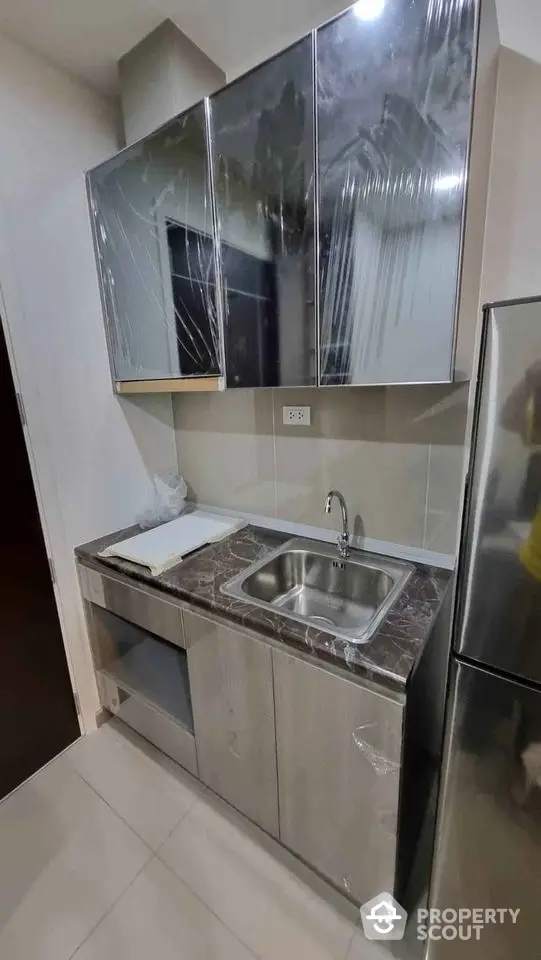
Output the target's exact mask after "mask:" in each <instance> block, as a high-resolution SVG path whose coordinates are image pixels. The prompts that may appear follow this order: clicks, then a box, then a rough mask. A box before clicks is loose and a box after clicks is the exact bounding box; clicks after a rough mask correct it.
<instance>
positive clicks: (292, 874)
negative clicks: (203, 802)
mask: <svg viewBox="0 0 541 960" xmlns="http://www.w3.org/2000/svg"><path fill="white" fill-rule="evenodd" d="M207 793H208V794H210V796H211V797H218V799H219V800H220V801H221V802H222V803H227V801H224V800H223V798H222V797H219V795H218V794H216V793H214V791H213V790H211V789H210V787H205V789H204V791H203V793H202V794H201V796H200V797H198V798H197V799H198V800H200V799H201V797H202V796H203V794H207ZM196 803H197V801H196ZM196 803H194V804H193V805H192V807H191V808H190V810H193V809H194V807H195V805H196ZM227 805H228V806H230V804H227ZM232 809H233V810H235V808H234V807H232ZM235 812H236V813H238V814H239V815H240V816H241V817H243V816H244V815H243V814H240V812H239V811H237V810H235ZM183 819H184V818H183ZM248 822H249V823H250V822H251V821H248ZM177 826H180V824H178V825H177ZM174 829H175V830H176V829H177V828H176V827H175V828H174ZM258 829H260V828H258ZM171 833H174V830H172V831H171ZM170 836H171V834H170V835H169V837H168V838H167V839H166V840H164V842H163V844H162V845H161V846H160V847H159V848H158V850H157V852H156V856H157V858H158V860H159V861H160V863H162V864H163V865H164V866H165V867H167V869H168V870H169V872H170V873H172V874H173V876H174V877H176V879H177V880H179V881H180V882H181V883H182V884H184V886H185V887H187V888H188V890H189V891H190V893H192V894H193V895H194V897H196V898H197V900H199V901H200V902H201V903H202V904H203V906H205V907H206V908H207V910H209V911H210V913H211V914H212V915H213V916H214V917H216V919H217V920H219V921H220V923H221V924H223V926H224V927H225V928H226V929H227V930H229V932H230V933H231V934H233V936H234V937H235V938H236V939H237V940H238V941H239V943H241V944H242V946H243V947H245V948H246V949H247V950H248V951H249V952H250V953H251V955H252V956H253V957H255V960H263V958H262V957H261V955H260V954H256V953H254V951H253V950H252V948H251V947H249V946H248V945H247V944H246V943H245V942H244V940H242V939H241V937H240V936H239V934H238V933H237V932H236V931H235V930H233V929H232V927H230V926H229V924H227V923H226V922H225V920H222V918H221V917H220V916H219V915H218V914H217V913H216V912H215V911H214V910H213V908H212V907H211V906H210V905H209V904H208V903H207V902H206V900H203V898H202V897H201V896H200V895H199V894H198V893H197V892H196V891H195V890H194V889H193V887H191V886H190V884H189V882H188V881H187V880H185V879H183V878H182V877H180V876H179V875H178V873H177V872H176V870H175V869H174V868H173V867H172V866H171V865H170V864H169V863H168V862H167V861H166V860H163V859H162V857H161V855H160V851H161V850H162V849H163V847H164V846H165V844H166V843H167V840H168V839H169V838H170ZM271 856H272V854H271ZM285 870H286V871H287V873H288V875H289V876H290V877H291V878H292V879H293V880H295V881H298V880H299V878H298V876H297V875H296V873H295V872H294V871H293V870H291V869H290V868H289V867H287V866H286V867H285ZM301 882H302V881H301ZM315 896H316V897H317V896H318V895H317V894H315ZM323 899H324V898H323ZM336 912H339V911H336ZM342 919H343V920H344V921H345V922H347V923H349V924H350V925H351V926H352V927H353V931H352V934H351V937H350V939H349V940H348V942H347V947H346V951H345V953H344V954H343V955H342V958H341V960H347V956H348V952H349V949H350V947H351V944H352V943H353V939H354V937H355V935H356V933H357V931H358V930H359V926H358V925H357V923H353V922H352V921H351V920H349V919H348V918H347V917H342ZM70 960H71V958H70Z"/></svg>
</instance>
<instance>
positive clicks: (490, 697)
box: [426, 298, 541, 960]
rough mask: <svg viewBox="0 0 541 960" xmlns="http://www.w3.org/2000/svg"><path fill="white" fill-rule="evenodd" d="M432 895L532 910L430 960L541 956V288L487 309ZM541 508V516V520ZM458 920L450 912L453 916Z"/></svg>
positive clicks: (436, 945)
mask: <svg viewBox="0 0 541 960" xmlns="http://www.w3.org/2000/svg"><path fill="white" fill-rule="evenodd" d="M466 491H467V492H466V505H465V513H464V518H463V524H462V535H461V546H460V553H459V564H458V573H457V594H456V607H455V617H454V626H453V648H452V655H451V666H450V677H449V694H448V698H449V699H448V706H447V715H446V716H447V719H446V735H445V747H444V761H443V771H442V785H441V792H440V800H439V808H438V821H437V830H436V845H435V851H434V861H433V870H432V879H431V885H430V900H429V905H430V906H431V907H432V908H433V909H439V910H444V909H446V908H448V909H455V910H458V909H460V908H464V909H468V908H470V909H473V908H481V909H483V908H492V909H494V908H496V909H498V908H513V909H516V908H519V909H520V913H519V915H518V917H517V920H516V923H515V924H513V923H512V922H511V920H510V919H509V915H507V917H506V919H505V921H504V922H503V923H501V922H499V919H500V918H499V915H496V916H497V921H496V922H494V923H493V922H490V923H488V924H487V925H486V926H485V927H484V929H483V930H482V931H480V933H479V939H478V940H477V939H475V938H472V939H470V940H466V941H462V940H458V939H457V940H437V941H429V942H428V945H427V953H426V956H427V957H428V958H429V960H449V958H460V960H470V958H471V960H481V958H482V960H485V958H490V960H534V958H539V957H541V516H540V515H539V512H540V511H541V298H539V299H535V300H523V301H513V302H508V303H501V304H493V305H490V306H488V307H486V308H485V311H484V317H483V338H482V348H481V356H480V368H479V378H478V385H477V396H476V407H475V424H474V432H473V442H472V447H471V459H470V466H469V472H468V481H467V485H466ZM536 516H537V517H538V519H537V521H536ZM448 916H449V915H448Z"/></svg>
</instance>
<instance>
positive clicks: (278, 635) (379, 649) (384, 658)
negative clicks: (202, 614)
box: [76, 526, 451, 692]
mask: <svg viewBox="0 0 541 960" xmlns="http://www.w3.org/2000/svg"><path fill="white" fill-rule="evenodd" d="M136 532H138V528H130V529H129V530H126V531H120V532H117V533H115V534H112V535H110V536H108V537H103V538H101V539H100V540H95V541H93V542H92V543H89V544H85V545H84V546H81V547H78V548H77V549H76V554H77V556H78V557H79V559H81V560H83V561H84V560H92V561H93V563H94V564H95V563H96V562H97V563H99V565H100V566H101V565H103V566H104V567H105V568H107V567H109V568H111V567H112V568H114V569H115V570H118V571H120V572H122V573H123V574H126V575H128V576H130V577H133V578H134V579H136V580H139V581H142V582H143V583H146V584H148V585H149V586H152V587H154V588H155V589H161V590H163V591H164V592H165V593H168V594H173V595H174V596H176V597H178V598H179V599H181V600H186V601H187V602H189V603H190V604H193V605H194V606H196V607H200V608H201V609H203V610H207V611H211V612H214V613H219V614H221V615H222V616H225V617H227V618H229V619H231V620H232V621H233V622H235V623H238V624H242V625H243V626H245V627H249V628H250V629H252V630H257V631H259V632H260V633H262V634H264V635H266V636H271V637H272V638H273V639H274V640H278V641H281V642H282V643H284V644H285V645H286V646H289V647H294V648H296V649H300V650H303V651H305V652H306V653H310V654H311V655H312V656H315V657H318V658H320V659H322V660H326V661H328V662H330V663H333V664H334V665H335V666H339V667H345V668H347V670H348V671H350V672H352V673H356V674H359V675H361V676H364V677H367V678H368V679H370V680H372V681H373V682H375V683H378V684H379V685H381V686H383V687H385V688H387V689H388V690H393V691H398V692H403V691H404V689H405V687H406V684H407V682H408V678H409V676H410V674H411V672H412V670H413V668H414V666H415V664H416V662H417V660H418V658H419V656H420V653H421V651H422V649H423V646H424V643H425V641H426V640H427V638H428V636H429V634H430V631H431V629H432V625H433V623H434V620H435V618H436V614H437V613H438V611H439V609H440V606H441V603H442V600H443V598H444V595H445V592H446V589H447V587H448V584H449V581H450V577H451V574H450V572H449V571H448V570H441V569H439V568H436V567H427V566H422V565H420V564H417V565H414V567H415V569H414V572H413V574H412V576H411V577H410V579H409V580H408V582H407V584H406V586H405V587H404V589H403V591H402V593H401V594H399V596H398V598H397V600H396V601H395V603H394V604H393V606H392V607H391V609H390V610H389V612H388V614H387V616H386V618H385V619H384V620H383V621H382V623H381V624H380V625H379V627H378V628H377V630H376V631H375V633H374V634H373V636H372V637H371V639H370V640H369V642H368V643H365V644H354V643H349V642H348V641H346V640H342V639H341V638H339V637H335V636H333V635H332V634H330V633H328V632H327V631H324V630H317V629H315V628H314V627H303V625H302V624H300V623H296V622H295V621H294V620H289V619H288V618H286V617H283V616H281V615H280V614H278V613H271V612H270V611H267V610H264V609H262V608H261V607H257V606H254V605H253V604H250V603H248V602H246V601H244V600H240V599H236V598H234V597H227V596H225V595H224V594H223V593H222V592H221V589H220V588H221V587H222V585H223V584H225V583H227V581H228V580H230V579H231V578H232V577H234V576H236V574H238V573H240V572H241V571H242V570H243V569H244V568H246V567H248V566H250V564H252V563H254V562H255V561H256V560H260V559H262V558H263V557H265V556H266V555H267V554H270V553H271V552H272V551H273V550H275V549H276V547H278V546H280V545H281V544H282V543H284V542H285V541H287V540H289V539H291V537H289V536H288V535H286V534H282V533H278V532H275V531H271V530H264V529H262V528H260V527H253V526H246V527H244V528H243V529H241V530H239V531H237V532H236V533H233V534H231V536H229V537H227V538H226V539H225V540H222V541H221V542H220V543H216V544H212V545H210V546H208V547H205V548H203V549H202V550H199V551H197V552H196V553H194V554H192V556H191V557H189V558H188V559H186V560H184V561H183V562H182V563H180V564H178V566H176V567H173V568H172V569H171V570H168V571H167V572H166V573H163V574H161V576H159V577H153V576H152V575H151V574H150V573H149V572H148V571H146V570H145V568H143V567H140V566H137V565H136V564H132V563H127V562H125V561H123V560H116V559H112V558H108V559H107V560H103V559H98V557H97V554H98V553H99V552H100V551H101V550H103V549H104V548H105V547H106V546H108V545H109V544H110V543H115V542H116V541H118V540H119V539H122V538H123V537H126V538H127V537H129V536H133V535H134V534H135V533H136Z"/></svg>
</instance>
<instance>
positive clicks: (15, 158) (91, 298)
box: [0, 36, 176, 726]
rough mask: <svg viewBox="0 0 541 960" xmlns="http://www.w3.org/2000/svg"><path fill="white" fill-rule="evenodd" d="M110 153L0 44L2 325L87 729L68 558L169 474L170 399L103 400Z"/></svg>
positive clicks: (107, 121) (94, 127)
mask: <svg viewBox="0 0 541 960" xmlns="http://www.w3.org/2000/svg"><path fill="white" fill-rule="evenodd" d="M116 149H117V144H116V116H115V113H114V111H113V109H112V108H111V106H110V105H109V104H108V103H107V102H105V101H104V100H103V99H101V98H100V97H99V96H97V95H96V94H94V93H92V92H90V91H89V90H87V89H86V88H85V87H83V86H81V85H79V84H78V83H77V82H76V81H74V80H72V79H70V78H69V77H68V76H67V75H66V74H64V73H63V72H62V71H61V70H58V69H57V68H55V67H53V66H51V65H50V64H48V63H47V62H45V61H44V60H42V59H40V58H39V57H37V56H36V55H34V54H33V53H30V52H28V51H27V50H25V49H24V48H22V47H20V46H18V45H17V44H15V43H13V42H12V41H10V40H8V39H6V38H4V37H2V36H0V292H1V299H0V311H1V312H2V314H3V319H4V323H5V324H6V325H7V327H8V337H9V341H10V344H11V348H12V360H14V365H15V368H16V378H17V380H18V382H19V386H20V389H21V391H22V394H23V399H24V404H25V407H26V413H27V419H28V432H27V437H28V438H29V441H30V444H31V447H32V451H33V467H34V470H35V472H36V473H37V476H38V478H39V500H40V508H41V514H42V520H43V523H44V527H45V533H46V538H47V541H48V545H49V549H50V552H51V554H52V557H53V560H54V565H55V568H56V573H57V580H58V587H57V599H58V602H59V609H60V613H61V620H62V625H63V631H64V638H65V643H66V648H67V650H68V653H69V661H70V666H71V670H72V677H73V678H74V680H75V683H76V687H77V690H78V692H79V696H80V700H81V707H82V710H83V717H84V721H85V724H86V725H87V726H91V725H92V722H93V719H94V715H95V712H96V709H97V708H98V700H97V693H96V688H95V681H94V677H93V672H92V669H91V662H90V650H89V646H88V639H87V636H86V631H85V627H84V622H83V616H82V607H81V602H80V597H79V590H78V585H77V580H76V573H75V565H74V561H73V547H74V546H75V545H76V544H77V543H80V542H83V541H85V540H88V539H91V538H93V537H96V536H99V535H101V534H103V533H106V532H108V531H110V530H113V529H115V528H119V527H122V526H124V525H127V524H130V523H131V522H133V520H134V518H135V515H136V513H137V511H138V509H139V507H140V504H141V501H142V500H143V499H144V498H145V495H146V494H147V492H148V483H149V481H148V472H149V471H150V472H154V471H161V470H167V469H174V468H175V465H176V464H175V461H176V456H175V446H174V434H173V430H172V420H171V400H170V397H156V398H144V399H138V400H136V401H128V400H119V399H118V398H116V397H115V396H114V395H113V393H112V390H111V382H110V375H109V367H108V359H107V351H106V344H105V336H104V332H103V324H102V313H101V305H100V299H99V291H98V283H97V277H96V270H95V263H94V253H93V248H92V240H91V233H90V221H89V216H88V210H87V203H86V193H85V184H84V175H83V172H84V171H85V170H86V169H87V168H89V167H92V166H94V165H95V164H97V163H99V162H100V161H101V160H103V159H105V158H106V157H107V156H109V155H111V154H112V153H114V152H115V150H116ZM8 468H9V461H5V462H4V469H8Z"/></svg>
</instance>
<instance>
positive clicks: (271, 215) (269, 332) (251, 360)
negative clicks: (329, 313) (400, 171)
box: [210, 36, 316, 387]
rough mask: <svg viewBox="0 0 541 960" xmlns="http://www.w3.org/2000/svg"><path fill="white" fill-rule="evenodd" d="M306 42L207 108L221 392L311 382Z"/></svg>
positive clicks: (309, 60) (309, 59)
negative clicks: (218, 264) (220, 292)
mask: <svg viewBox="0 0 541 960" xmlns="http://www.w3.org/2000/svg"><path fill="white" fill-rule="evenodd" d="M313 108H314V97H313V48H312V38H311V37H310V36H309V37H306V38H305V39H304V40H301V41H300V42H299V43H297V44H295V45H294V46H293V47H290V48H289V49H288V50H286V51H285V52H284V53H281V54H279V55H278V56H277V57H275V58H274V59H273V60H269V61H268V62H267V63H264V64H263V65H262V66H261V67H258V68H257V69H256V70H254V71H252V72H251V73H249V74H247V75H246V76H245V77H241V78H240V79H239V80H237V81H235V82H234V83H232V84H230V85H229V86H227V87H225V88H224V89H223V90H221V91H220V92H219V93H217V94H216V95H215V96H213V97H211V99H210V109H211V131H212V134H211V142H212V148H213V153H214V160H213V166H214V181H215V188H216V206H217V214H218V227H219V233H220V240H221V246H220V249H221V258H222V275H223V289H224V327H225V337H224V339H225V356H226V374H227V386H228V387H274V386H300V385H307V384H314V383H315V382H316V332H315V310H314V266H315V256H314V190H313V178H314V138H313V129H314V127H313Z"/></svg>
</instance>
